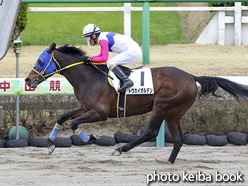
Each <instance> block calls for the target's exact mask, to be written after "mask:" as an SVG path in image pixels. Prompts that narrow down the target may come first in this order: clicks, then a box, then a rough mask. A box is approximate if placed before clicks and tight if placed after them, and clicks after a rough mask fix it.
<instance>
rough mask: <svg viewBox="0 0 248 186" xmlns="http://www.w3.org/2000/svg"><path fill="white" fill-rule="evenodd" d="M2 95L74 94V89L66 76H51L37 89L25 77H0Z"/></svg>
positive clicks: (0, 92)
mask: <svg viewBox="0 0 248 186" xmlns="http://www.w3.org/2000/svg"><path fill="white" fill-rule="evenodd" d="M0 95H6V96H9V95H74V90H73V87H72V86H71V85H70V83H69V82H68V81H67V80H66V79H65V78H50V79H49V80H47V81H44V82H42V83H41V84H39V85H38V86H37V88H35V89H34V88H31V87H29V86H27V84H26V83H25V80H24V78H7V79H6V78H2V79H1V78H0Z"/></svg>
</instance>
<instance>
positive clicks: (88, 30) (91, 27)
mask: <svg viewBox="0 0 248 186" xmlns="http://www.w3.org/2000/svg"><path fill="white" fill-rule="evenodd" d="M100 33H101V30H100V28H99V27H98V26H97V25H95V24H88V25H86V26H85V27H84V29H83V36H82V37H86V41H87V43H88V46H90V36H91V35H93V34H100Z"/></svg>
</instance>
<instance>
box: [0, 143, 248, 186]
mask: <svg viewBox="0 0 248 186" xmlns="http://www.w3.org/2000/svg"><path fill="white" fill-rule="evenodd" d="M113 149H114V147H99V146H95V145H90V146H84V147H76V146H73V147H71V148H57V149H56V150H55V151H54V153H53V154H52V155H48V154H47V149H45V148H34V147H26V148H16V149H1V153H0V165H1V169H0V180H1V183H0V185H3V186H13V185H25V186H27V185H32V186H33V185H39V186H41V185H53V186H56V185H58V186H68V185H73V186H76V185H81V186H139V185H147V178H149V179H153V177H152V176H154V171H156V174H159V175H160V176H159V177H160V179H162V180H163V181H165V176H164V175H168V174H171V175H174V179H177V178H180V180H179V181H178V182H170V181H167V182H161V181H160V182H158V181H156V182H152V183H151V184H150V185H244V186H245V185H248V182H247V175H248V169H247V164H248V159H247V155H248V153H247V146H232V145H229V146H226V147H209V146H184V147H183V148H182V150H181V152H180V154H179V156H178V158H177V160H176V162H175V164H173V165H172V164H169V163H168V162H167V159H168V157H169V154H170V152H171V150H172V147H171V145H170V144H169V147H163V148H157V147H136V148H135V149H133V150H131V151H130V152H128V153H125V154H123V155H122V156H120V157H114V156H111V153H112V151H113ZM237 171H239V173H238V174H239V176H240V177H236V179H238V178H241V179H242V180H244V182H217V179H221V177H220V176H217V177H216V173H218V174H221V175H224V174H228V175H232V177H231V178H232V179H234V178H235V176H234V175H237ZM183 172H184V173H183ZM150 174H151V175H150ZM183 174H184V176H183ZM187 174H192V175H194V179H195V180H196V181H195V182H192V178H191V180H190V179H189V175H188V176H187ZM199 174H204V175H205V177H206V178H207V177H208V180H209V179H211V180H212V181H211V182H205V183H204V182H201V181H199V180H200V179H204V178H203V176H201V178H200V177H198V176H197V175H199ZM241 174H242V176H241ZM175 175H177V177H176V176H175ZM210 177H211V178H210ZM172 178H173V177H172V176H171V179H172ZM224 178H225V179H227V178H228V177H227V175H226V176H225V177H224ZM167 179H169V177H167ZM156 180H158V176H157V177H156ZM197 180H198V181H197ZM238 180H240V179H238Z"/></svg>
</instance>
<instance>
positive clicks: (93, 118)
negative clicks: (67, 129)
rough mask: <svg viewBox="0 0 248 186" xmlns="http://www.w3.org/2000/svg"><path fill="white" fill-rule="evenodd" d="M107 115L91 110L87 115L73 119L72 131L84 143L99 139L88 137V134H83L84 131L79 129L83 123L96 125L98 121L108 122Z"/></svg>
mask: <svg viewBox="0 0 248 186" xmlns="http://www.w3.org/2000/svg"><path fill="white" fill-rule="evenodd" d="M107 118H108V117H107V114H103V115H100V114H99V113H98V112H97V111H96V110H95V109H91V110H89V111H87V112H85V113H83V114H82V115H80V116H78V117H76V118H75V119H73V120H72V121H71V129H72V130H73V131H74V132H75V133H76V134H77V135H78V136H79V137H80V138H81V139H82V140H83V141H84V142H88V141H90V140H94V139H98V137H99V136H93V135H91V136H88V135H86V134H84V133H83V131H81V130H80V129H79V128H78V125H79V124H82V123H94V122H97V121H104V120H107Z"/></svg>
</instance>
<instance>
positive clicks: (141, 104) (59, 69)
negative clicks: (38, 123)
mask: <svg viewBox="0 0 248 186" xmlns="http://www.w3.org/2000/svg"><path fill="white" fill-rule="evenodd" d="M42 55H43V57H39V59H38V60H37V62H36V64H35V67H34V69H33V70H32V71H31V72H30V73H29V75H28V77H27V78H26V80H25V81H26V83H27V85H28V86H31V87H32V88H35V87H37V85H38V84H40V83H41V82H43V81H44V80H45V79H46V78H49V77H50V76H52V75H53V74H55V73H61V75H63V76H65V77H66V78H67V80H68V81H69V82H70V83H71V85H72V86H73V88H74V92H75V96H76V98H77V100H78V102H79V108H78V109H76V110H74V111H71V112H68V113H65V114H63V115H61V116H60V117H59V118H58V119H57V123H59V124H62V123H63V122H65V121H66V120H69V119H70V120H72V121H71V129H72V130H75V129H77V128H78V125H79V124H82V123H93V122H97V121H105V120H107V119H108V118H109V117H117V93H116V92H115V90H114V89H113V88H112V87H111V86H110V85H109V84H108V80H107V76H106V75H104V74H103V73H101V72H99V71H98V70H97V69H96V68H94V67H93V66H92V65H89V64H85V63H84V62H85V61H87V56H86V55H85V52H84V51H82V50H81V49H78V48H76V47H73V46H68V45H65V46H62V47H59V48H58V49H56V44H54V43H53V44H52V45H51V46H50V47H49V48H48V49H46V50H45V51H44V52H43V53H42ZM99 68H101V70H103V71H105V72H107V71H108V68H107V67H106V66H105V65H100V66H99ZM151 72H152V77H153V84H154V94H153V95H128V96H127V100H126V116H133V115H139V114H144V113H147V112H150V111H152V114H151V118H150V125H149V127H148V130H147V131H146V133H145V134H144V135H142V136H140V137H139V138H137V139H135V140H133V141H132V142H130V143H127V144H125V145H123V146H121V147H119V148H117V149H115V151H114V152H113V155H121V153H122V152H127V151H129V150H131V149H132V148H134V147H136V146H138V145H140V144H141V143H143V142H145V141H148V140H150V139H152V138H154V137H156V136H157V135H158V132H159V129H160V126H161V123H162V121H163V120H165V121H166V123H167V126H168V128H169V131H170V133H171V134H172V137H173V144H174V147H173V150H172V152H171V155H170V157H169V162H171V163H174V161H175V159H176V157H177V155H178V153H179V151H180V148H181V146H182V144H183V134H182V131H181V128H180V119H181V118H182V116H183V115H184V114H185V113H186V112H187V111H188V109H189V108H190V107H191V106H192V104H193V103H194V102H195V100H196V97H197V95H198V96H199V97H202V96H205V95H208V94H212V95H214V96H217V95H216V94H215V91H216V90H217V88H218V87H220V88H222V89H223V90H225V91H226V92H228V93H229V94H231V95H232V96H233V97H234V98H236V99H237V100H243V99H245V100H246V98H247V97H248V89H247V88H245V87H244V86H242V85H240V84H237V83H234V82H232V81H229V80H227V79H224V78H219V77H208V76H200V77H196V76H194V75H191V74H189V73H187V72H184V71H182V70H180V69H178V68H175V67H161V68H152V69H151ZM196 82H198V83H200V85H201V90H200V91H199V93H198V89H197V85H196ZM50 146H51V144H50Z"/></svg>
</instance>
